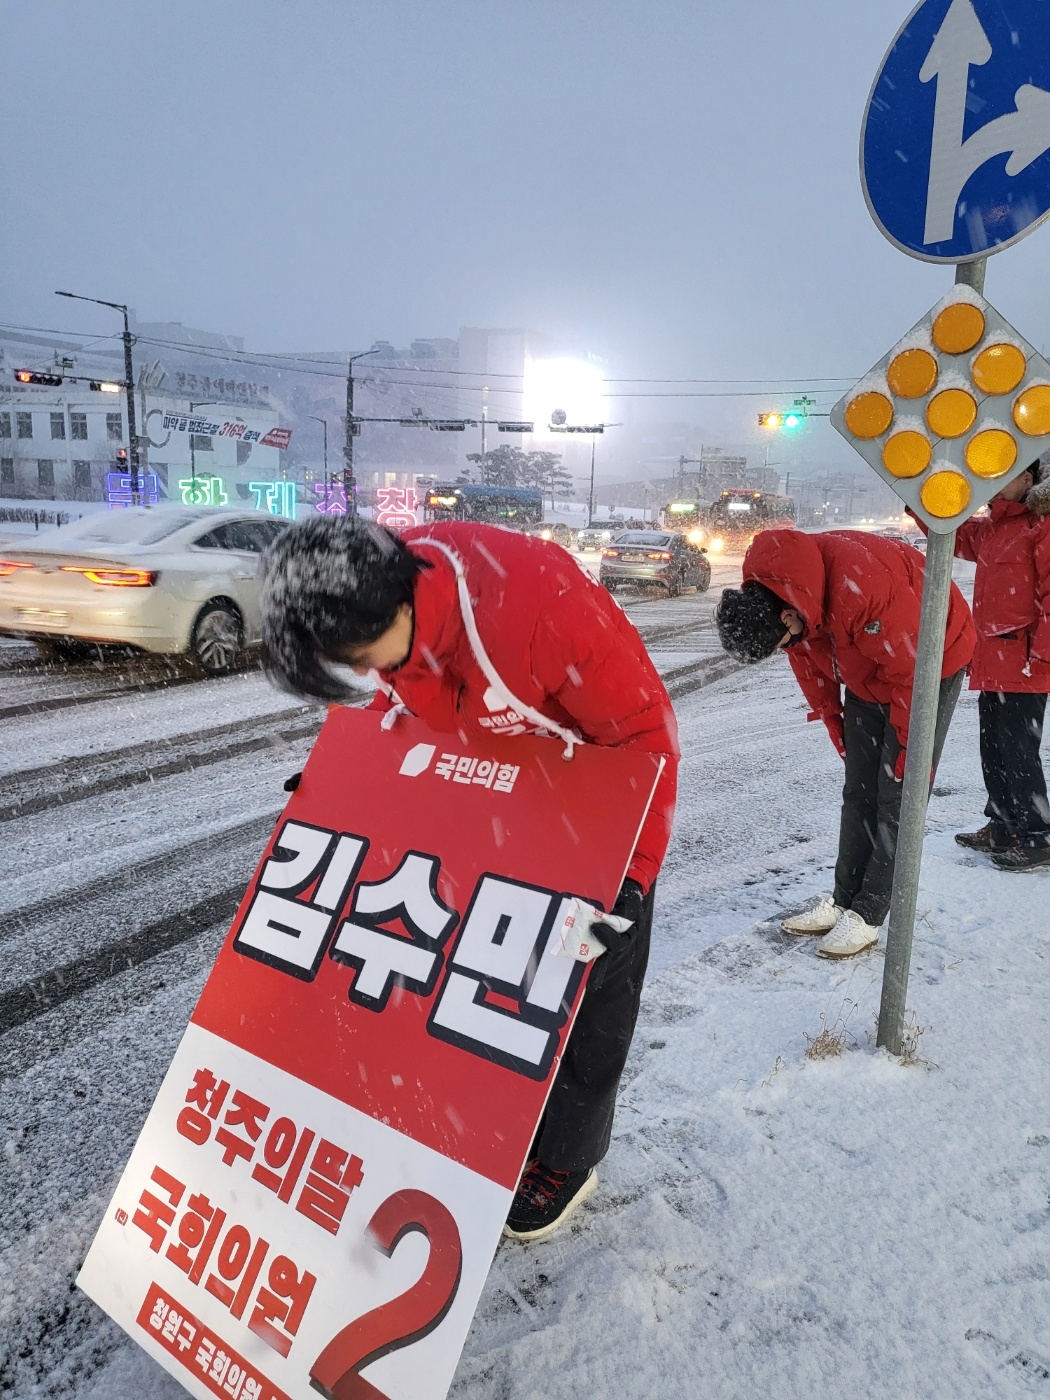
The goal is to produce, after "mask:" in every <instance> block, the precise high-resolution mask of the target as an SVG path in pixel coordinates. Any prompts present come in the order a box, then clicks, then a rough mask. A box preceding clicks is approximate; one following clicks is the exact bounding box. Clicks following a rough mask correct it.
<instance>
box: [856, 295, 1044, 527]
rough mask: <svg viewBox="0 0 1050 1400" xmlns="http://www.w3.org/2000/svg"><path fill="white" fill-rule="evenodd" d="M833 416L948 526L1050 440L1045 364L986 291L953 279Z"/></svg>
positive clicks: (920, 511) (904, 490)
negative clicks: (956, 283) (979, 291)
mask: <svg viewBox="0 0 1050 1400" xmlns="http://www.w3.org/2000/svg"><path fill="white" fill-rule="evenodd" d="M831 422H832V424H833V426H834V427H835V428H836V429H837V430H838V431H839V432H840V433H841V434H842V436H843V437H844V438H845V439H846V441H847V442H849V443H851V444H852V445H853V446H854V447H855V448H856V449H857V451H858V452H859V453H860V455H861V456H862V457H863V458H864V460H865V461H866V462H867V463H868V465H869V466H871V467H874V468H875V470H876V471H877V472H878V474H879V476H881V477H882V479H883V480H884V481H886V482H888V483H889V485H890V486H891V487H892V488H893V490H894V491H895V492H896V493H897V495H898V496H899V497H900V498H901V500H902V501H904V502H905V504H906V505H908V506H910V507H911V509H912V510H913V511H914V512H915V514H916V515H917V516H918V517H919V519H920V520H922V521H924V522H925V524H926V525H928V526H929V528H930V529H931V530H932V531H934V532H935V533H936V534H947V533H948V532H949V531H950V530H954V529H955V528H956V527H957V526H959V525H961V524H962V522H963V521H964V520H967V519H969V517H970V516H971V515H973V514H974V512H975V511H977V510H979V509H980V508H981V506H983V505H984V504H985V503H986V502H987V501H990V500H991V498H992V497H993V496H995V495H996V494H997V493H998V492H999V491H1001V490H1002V489H1003V487H1004V486H1005V485H1006V484H1007V483H1008V482H1010V481H1012V480H1013V478H1014V477H1015V476H1019V475H1020V474H1021V472H1023V471H1024V470H1025V468H1026V467H1029V466H1031V465H1032V463H1033V462H1034V461H1035V460H1036V459H1037V458H1038V457H1039V455H1040V454H1041V453H1042V452H1043V451H1045V450H1046V449H1047V448H1050V364H1048V363H1047V362H1046V360H1044V359H1043V357H1042V355H1040V354H1039V353H1038V351H1036V350H1035V349H1033V347H1032V346H1031V345H1029V344H1028V342H1027V340H1025V339H1024V337H1023V336H1021V335H1019V334H1018V333H1017V331H1015V330H1014V328H1013V327H1012V326H1011V325H1010V323H1009V322H1008V321H1006V320H1005V319H1004V318H1003V317H1002V316H1000V314H999V312H998V311H996V310H995V308H994V307H993V306H990V305H989V303H988V302H986V301H985V299H984V298H983V297H982V296H979V295H978V294H977V293H976V292H975V291H973V290H972V289H971V288H970V287H964V286H957V287H953V288H952V290H951V291H950V292H949V293H948V295H947V296H945V297H943V298H942V299H941V300H940V301H939V302H938V303H937V305H936V306H935V307H934V308H933V309H932V310H931V311H929V312H928V313H927V314H926V315H925V316H924V317H923V318H922V320H921V321H920V322H919V323H918V325H916V326H913V327H912V329H911V330H910V331H909V332H908V334H907V335H906V336H905V337H904V338H903V339H902V340H900V341H898V343H897V344H896V345H895V346H894V347H893V349H892V350H891V351H890V352H889V354H887V355H884V356H883V357H882V359H881V360H880V361H879V363H878V364H877V365H876V366H875V367H874V369H872V370H870V371H869V373H867V374H866V375H865V376H864V378H863V379H862V380H861V381H860V383H859V384H857V385H855V386H854V387H853V388H852V389H851V390H850V391H849V393H847V394H846V395H844V397H843V398H841V399H840V400H839V402H838V403H837V404H836V405H835V407H834V408H833V409H832V410H831Z"/></svg>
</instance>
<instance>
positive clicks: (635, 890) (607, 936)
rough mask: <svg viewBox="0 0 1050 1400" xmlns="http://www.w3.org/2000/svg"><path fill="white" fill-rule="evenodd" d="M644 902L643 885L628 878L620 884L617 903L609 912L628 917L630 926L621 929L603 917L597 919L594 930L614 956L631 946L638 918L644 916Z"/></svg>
mask: <svg viewBox="0 0 1050 1400" xmlns="http://www.w3.org/2000/svg"><path fill="white" fill-rule="evenodd" d="M644 904H645V891H644V890H643V889H642V887H641V885H640V884H639V883H638V881H637V880H631V879H627V880H625V881H624V882H623V884H622V885H621V886H620V893H619V894H618V895H617V896H616V903H615V904H614V905H613V907H612V908H611V909H610V910H609V914H610V915H611V916H613V917H615V918H617V919H627V920H628V921H629V923H630V927H629V928H625V929H619V928H614V927H613V925H612V924H608V923H606V922H605V921H604V920H603V919H601V918H598V919H596V920H595V922H594V932H595V934H596V935H597V936H598V937H599V938H600V939H601V941H602V942H603V943H604V944H605V950H606V952H607V953H609V954H610V955H611V956H612V957H615V956H616V955H617V954H618V953H626V951H627V949H628V948H629V947H630V946H631V944H632V942H633V941H634V938H635V935H636V934H637V932H638V920H639V919H640V918H641V917H642V908H643V906H644Z"/></svg>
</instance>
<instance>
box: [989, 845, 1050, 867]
mask: <svg viewBox="0 0 1050 1400" xmlns="http://www.w3.org/2000/svg"><path fill="white" fill-rule="evenodd" d="M992 863H993V864H994V865H996V866H998V867H999V869H1000V870H1037V869H1038V868H1039V867H1040V866H1041V865H1050V846H1022V845H1021V844H1020V842H1018V844H1017V845H1016V846H1011V847H1010V849H1009V850H1008V851H997V852H996V853H995V854H994V855H993V856H992Z"/></svg>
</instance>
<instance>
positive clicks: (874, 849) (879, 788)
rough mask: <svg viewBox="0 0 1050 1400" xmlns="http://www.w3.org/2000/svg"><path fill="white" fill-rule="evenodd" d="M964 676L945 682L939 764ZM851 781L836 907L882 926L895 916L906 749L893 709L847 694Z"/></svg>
mask: <svg viewBox="0 0 1050 1400" xmlns="http://www.w3.org/2000/svg"><path fill="white" fill-rule="evenodd" d="M962 683H963V673H962V671H957V672H956V673H955V675H954V676H949V677H948V678H947V679H946V680H943V681H941V690H940V697H939V699H938V702H937V727H936V731H935V734H934V744H933V766H934V768H936V767H937V764H938V763H939V762H940V757H941V750H942V749H943V748H944V741H945V738H946V737H947V734H948V725H949V724H950V723H951V718H952V713H953V712H954V710H955V705H956V702H957V701H958V699H959V692H960V691H961V690H962ZM843 730H844V734H845V741H846V783H845V786H844V787H843V789H842V820H841V824H840V827H839V857H838V861H837V863H836V865H835V903H836V904H837V905H839V907H840V908H842V909H853V910H855V911H856V913H858V914H859V915H860V917H861V918H862V919H863V920H864V922H865V923H866V924H871V925H872V926H873V927H875V928H878V926H879V925H880V924H881V923H882V922H883V920H884V919H885V918H886V915H887V914H888V913H889V912H890V895H891V893H892V891H893V862H894V859H895V857H896V854H897V827H898V825H899V823H900V816H901V789H902V788H903V783H898V782H897V781H896V779H895V778H894V776H893V770H894V766H895V765H896V762H897V755H898V754H899V753H900V751H901V746H900V740H899V739H898V738H897V731H896V730H895V729H894V727H893V725H892V724H891V723H890V707H889V706H888V705H876V704H872V703H871V702H869V701H867V700H858V698H857V697H856V696H855V695H853V694H852V693H851V692H850V691H848V690H847V691H846V699H845V703H844V705H843Z"/></svg>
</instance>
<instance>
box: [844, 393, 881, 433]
mask: <svg viewBox="0 0 1050 1400" xmlns="http://www.w3.org/2000/svg"><path fill="white" fill-rule="evenodd" d="M892 422H893V405H892V404H891V403H890V401H889V399H888V398H887V397H886V395H885V394H876V393H874V392H869V393H866V394H858V395H857V397H856V398H855V399H853V400H852V401H851V402H850V403H848V404H847V405H846V427H847V428H848V429H849V430H850V432H851V433H852V434H853V436H854V437H859V438H864V439H866V440H867V439H870V438H877V437H879V436H880V434H882V433H884V432H885V431H886V429H887V428H888V427H889V426H890V424H891V423H892Z"/></svg>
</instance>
